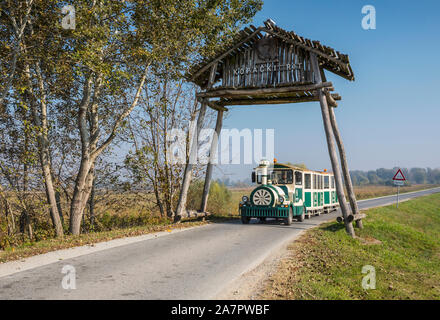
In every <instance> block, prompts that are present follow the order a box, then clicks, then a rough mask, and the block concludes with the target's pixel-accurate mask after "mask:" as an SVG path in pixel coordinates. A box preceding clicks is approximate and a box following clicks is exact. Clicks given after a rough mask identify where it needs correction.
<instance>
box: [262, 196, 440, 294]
mask: <svg viewBox="0 0 440 320" xmlns="http://www.w3.org/2000/svg"><path fill="white" fill-rule="evenodd" d="M366 214H367V218H366V219H365V220H364V226H365V227H364V229H363V230H356V233H357V234H358V236H359V238H357V239H352V238H350V237H348V236H347V235H346V233H345V229H344V227H343V225H340V224H337V223H336V222H330V223H326V224H323V225H321V226H319V227H317V228H315V229H311V230H309V231H307V232H306V233H304V234H303V236H302V237H301V238H300V239H298V240H297V241H295V242H294V243H293V244H292V245H290V246H289V254H288V257H286V258H285V259H283V260H282V261H281V262H280V266H279V269H278V270H277V272H275V273H274V275H272V276H271V278H270V279H269V280H268V282H267V283H266V286H265V289H264V290H263V292H262V293H261V294H260V297H259V298H261V299H362V300H363V299H440V194H434V195H430V196H426V197H421V198H418V199H415V200H411V201H407V202H404V203H401V204H400V205H399V209H396V207H395V206H388V207H382V208H375V209H370V210H367V211H366ZM365 265H371V266H373V267H374V268H375V270H376V289H374V290H372V289H370V290H365V289H363V288H362V285H361V283H362V279H363V277H364V276H366V274H362V272H361V270H362V267H363V266H365Z"/></svg>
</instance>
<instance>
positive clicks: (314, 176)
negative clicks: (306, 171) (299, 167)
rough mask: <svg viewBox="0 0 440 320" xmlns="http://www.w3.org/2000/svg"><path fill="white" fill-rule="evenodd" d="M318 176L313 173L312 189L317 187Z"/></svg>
mask: <svg viewBox="0 0 440 320" xmlns="http://www.w3.org/2000/svg"><path fill="white" fill-rule="evenodd" d="M318 188H319V186H318V176H317V175H316V174H314V175H313V189H318Z"/></svg>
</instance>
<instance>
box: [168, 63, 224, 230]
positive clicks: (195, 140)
mask: <svg viewBox="0 0 440 320" xmlns="http://www.w3.org/2000/svg"><path fill="white" fill-rule="evenodd" d="M216 72H217V63H215V64H214V65H213V66H212V68H211V73H210V76H209V80H208V85H207V89H209V88H211V87H212V85H213V84H214V81H215V75H216ZM206 107H207V103H206V102H202V103H201V106H200V111H199V114H198V116H197V125H196V128H195V130H194V131H195V132H194V134H193V136H192V139H191V140H192V141H191V146H190V151H189V161H188V162H187V163H186V165H185V172H184V174H183V181H182V187H181V189H180V195H179V201H178V203H177V209H176V214H175V216H174V222H180V220H181V219H182V214H183V211H184V210H185V209H186V199H187V195H188V189H189V185H190V183H191V178H192V171H193V166H194V164H195V163H196V162H197V154H198V147H199V132H200V131H201V129H202V126H203V121H204V120H205V114H206Z"/></svg>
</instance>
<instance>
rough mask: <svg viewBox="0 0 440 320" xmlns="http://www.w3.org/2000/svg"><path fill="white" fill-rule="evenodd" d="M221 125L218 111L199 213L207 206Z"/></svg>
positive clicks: (221, 112)
mask: <svg viewBox="0 0 440 320" xmlns="http://www.w3.org/2000/svg"><path fill="white" fill-rule="evenodd" d="M222 123H223V110H218V111H217V122H216V124H215V132H214V134H213V137H212V141H211V149H210V151H209V161H208V166H207V168H206V176H205V184H204V186H203V195H202V205H201V207H200V211H201V212H205V211H206V207H207V205H208V197H209V188H210V187H211V177H212V169H213V161H214V160H215V159H216V156H217V146H218V137H219V136H220V131H221V129H222Z"/></svg>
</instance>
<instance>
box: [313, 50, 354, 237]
mask: <svg viewBox="0 0 440 320" xmlns="http://www.w3.org/2000/svg"><path fill="white" fill-rule="evenodd" d="M310 58H311V62H312V68H313V70H314V74H315V77H316V79H315V80H316V81H315V82H316V83H321V82H322V78H321V72H320V69H319V62H318V58H317V57H316V55H315V54H314V53H311V54H310ZM318 94H319V101H320V104H321V113H322V120H323V122H324V130H325V135H326V138H327V147H328V152H329V155H330V161H331V163H332V169H333V175H334V177H335V184H336V193H337V195H338V200H339V206H340V208H341V212H342V216H343V217H344V223H345V230H346V231H347V233H348V234H349V235H350V236H352V237H355V232H354V228H353V225H352V224H351V222H349V221H348V218H349V211H348V207H347V203H346V201H345V194H344V187H343V182H342V174H341V168H340V166H339V162H338V155H337V153H336V147H335V142H334V137H333V130H332V125H331V122H330V115H329V106H328V104H327V99H326V97H325V94H324V92H323V90H322V89H319V90H318Z"/></svg>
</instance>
